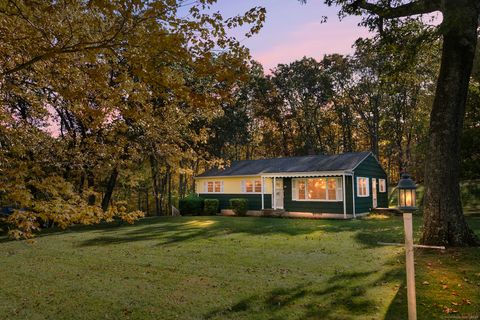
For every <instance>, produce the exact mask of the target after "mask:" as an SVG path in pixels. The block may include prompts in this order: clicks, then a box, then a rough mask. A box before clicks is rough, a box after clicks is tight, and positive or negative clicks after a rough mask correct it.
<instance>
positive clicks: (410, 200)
mask: <svg viewBox="0 0 480 320" xmlns="http://www.w3.org/2000/svg"><path fill="white" fill-rule="evenodd" d="M416 189H417V186H416V185H415V181H413V180H412V179H411V178H410V176H409V175H408V174H406V173H403V174H402V177H401V178H400V181H399V182H398V186H397V190H398V209H400V210H402V211H414V210H416V209H417V207H416V205H415V204H416V202H415V201H416Z"/></svg>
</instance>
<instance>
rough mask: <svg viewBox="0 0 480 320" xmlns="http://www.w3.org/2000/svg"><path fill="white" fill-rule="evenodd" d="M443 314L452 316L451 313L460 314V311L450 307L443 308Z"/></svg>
mask: <svg viewBox="0 0 480 320" xmlns="http://www.w3.org/2000/svg"><path fill="white" fill-rule="evenodd" d="M443 312H444V313H447V314H450V313H458V310H455V309H453V308H449V307H443Z"/></svg>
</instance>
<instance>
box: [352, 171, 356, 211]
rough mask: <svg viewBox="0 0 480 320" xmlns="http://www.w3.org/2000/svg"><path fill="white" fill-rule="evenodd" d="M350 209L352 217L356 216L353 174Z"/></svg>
mask: <svg viewBox="0 0 480 320" xmlns="http://www.w3.org/2000/svg"><path fill="white" fill-rule="evenodd" d="M352 210H353V217H354V218H356V217H357V215H356V213H355V174H352Z"/></svg>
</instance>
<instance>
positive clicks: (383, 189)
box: [378, 179, 387, 192]
mask: <svg viewBox="0 0 480 320" xmlns="http://www.w3.org/2000/svg"><path fill="white" fill-rule="evenodd" d="M378 185H379V190H380V192H387V182H386V181H385V179H379V180H378Z"/></svg>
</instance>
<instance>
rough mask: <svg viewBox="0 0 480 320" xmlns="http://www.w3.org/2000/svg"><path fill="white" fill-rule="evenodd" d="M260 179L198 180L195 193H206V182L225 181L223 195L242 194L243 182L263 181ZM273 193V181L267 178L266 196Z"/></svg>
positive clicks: (211, 178)
mask: <svg viewBox="0 0 480 320" xmlns="http://www.w3.org/2000/svg"><path fill="white" fill-rule="evenodd" d="M261 179H262V178H261V177H260V176H258V177H231V178H215V177H209V178H197V179H196V180H195V192H197V193H205V191H206V190H204V182H205V181H223V193H227V194H229V193H242V180H261ZM271 193H272V179H271V178H265V194H271Z"/></svg>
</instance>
